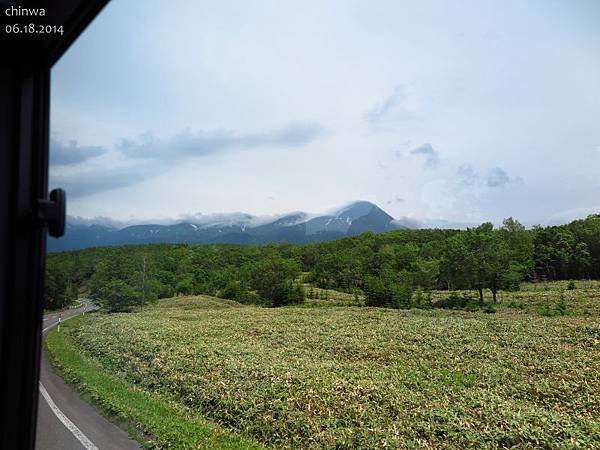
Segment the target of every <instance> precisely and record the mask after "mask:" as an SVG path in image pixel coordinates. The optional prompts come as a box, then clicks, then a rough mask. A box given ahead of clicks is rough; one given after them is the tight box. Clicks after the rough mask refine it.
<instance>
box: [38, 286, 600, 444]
mask: <svg viewBox="0 0 600 450" xmlns="http://www.w3.org/2000/svg"><path fill="white" fill-rule="evenodd" d="M546 287H547V289H544V288H543V286H540V285H535V289H534V288H533V287H532V286H525V287H524V288H525V289H524V290H523V291H521V292H517V293H512V294H503V296H502V303H501V304H500V305H503V306H499V307H498V310H497V312H496V313H495V314H486V313H484V312H465V311H452V310H410V311H403V310H390V309H376V308H365V307H352V306H350V307H339V306H335V307H330V308H325V307H319V308H306V307H304V308H291V307H287V308H278V309H265V308H258V307H243V306H241V305H239V304H237V303H235V302H230V301H224V300H220V299H214V298H210V297H202V296H200V297H183V298H177V299H169V300H163V301H160V302H159V303H158V305H156V306H153V307H149V308H145V309H144V311H143V312H138V313H132V314H112V315H107V314H93V315H90V316H86V317H85V318H84V319H83V320H80V321H77V322H73V323H72V324H71V325H70V326H68V327H65V331H66V333H62V334H61V337H60V338H58V337H56V338H52V337H51V338H50V340H49V343H48V345H49V347H50V350H51V352H52V353H53V354H54V355H55V357H56V359H57V361H58V364H60V365H61V367H62V370H63V371H65V372H67V373H73V372H74V371H77V370H78V369H77V367H78V364H79V363H73V362H72V361H68V360H67V358H65V357H64V355H63V356H61V354H60V351H57V348H60V346H61V345H62V346H63V347H64V346H65V344H64V343H65V342H67V343H68V345H70V346H71V347H70V349H71V350H74V349H76V350H77V352H76V354H77V355H80V357H81V358H83V360H84V361H85V362H86V364H90V365H92V366H93V367H94V368H95V369H94V370H91V369H90V371H89V372H90V373H87V374H86V373H79V374H78V375H76V376H75V375H74V376H73V378H74V379H76V380H77V383H78V384H79V385H80V387H81V386H84V387H85V389H88V390H92V391H94V389H96V388H95V384H98V382H97V381H94V380H92V377H91V375H90V374H91V373H96V372H97V373H101V374H102V376H105V377H110V378H109V379H114V380H118V381H119V382H120V383H123V384H124V385H123V389H126V388H127V387H128V388H129V389H130V390H131V392H134V393H138V395H142V396H149V398H150V399H152V400H153V401H154V402H157V405H167V406H168V407H169V408H172V409H171V410H170V411H173V412H172V413H163V415H165V414H166V415H167V416H170V414H173V415H177V414H179V415H180V416H181V417H193V418H194V419H193V420H192V422H191V423H192V424H194V423H196V424H200V425H198V426H199V427H200V429H202V430H204V431H206V429H210V427H209V428H206V425H205V424H204V422H202V421H203V420H204V419H201V418H202V417H204V418H207V419H208V420H210V421H212V422H214V423H217V424H219V425H218V426H215V427H216V428H215V429H219V430H222V429H227V430H230V432H232V433H233V436H235V439H238V436H247V437H248V438H251V439H253V440H255V441H256V442H259V443H261V444H264V445H266V446H268V447H274V448H289V449H296V448H308V449H312V448H338V449H344V448H348V449H350V448H352V449H354V448H503V447H504V448H509V447H518V448H534V447H538V448H600V444H599V443H600V315H599V314H598V311H599V310H600V300H599V293H600V288H599V286H598V285H597V284H595V285H590V286H587V287H586V286H584V285H580V286H577V287H578V288H577V289H574V290H564V291H563V287H562V286H558V285H552V284H549V285H547V286H546ZM561 292H563V294H561ZM446 294H447V293H446ZM435 295H440V294H439V293H436V294H435ZM508 295H510V296H512V297H511V298H508ZM561 295H563V296H568V299H567V303H568V305H569V308H568V309H567V313H566V315H563V316H548V317H546V316H543V315H540V314H538V312H539V311H542V312H543V311H544V308H545V307H546V306H547V305H548V304H554V302H556V301H557V299H560V296H561ZM516 296H519V297H516ZM329 298H330V297H329V295H328V299H329ZM331 298H332V299H333V298H334V297H333V295H332V296H331ZM347 298H348V300H350V298H349V297H347ZM338 300H339V301H342V300H343V299H338ZM324 301H325V300H323V299H319V303H320V304H319V305H318V306H323V305H322V303H323V302H324ZM511 302H522V303H523V306H514V305H513V306H511V307H509V306H508V305H509V304H511ZM333 304H336V303H335V301H334V302H333ZM515 304H516V303H515ZM54 336H55V335H54ZM53 339H54V341H53ZM59 344H60V345H59ZM71 353H73V352H71ZM80 372H81V371H80ZM103 395H107V394H102V393H100V394H96V396H97V397H98V399H99V400H100V401H101V399H102V398H103ZM123 395H125V394H123ZM138 402H141V400H139V399H138V398H137V397H131V398H130V399H129V400H126V401H121V405H120V406H119V405H113V404H111V407H110V408H109V409H111V410H112V412H113V414H117V415H119V414H120V415H123V416H124V417H128V416H127V414H131V410H133V411H135V410H138V409H142V410H143V409H145V408H147V406H144V404H141V403H140V404H139V405H138ZM157 407H158V406H157ZM127 408H128V409H127ZM124 409H127V411H129V412H128V413H123V412H122V410H124ZM168 419H169V420H171V419H172V417H168ZM153 420H157V419H153ZM182 420H183V419H182ZM147 421H148V419H144V418H134V420H133V422H134V423H135V424H136V427H137V428H138V429H139V430H142V431H144V432H145V433H150V434H153V435H155V439H154V440H153V442H154V445H155V446H156V447H165V448H166V447H172V448H194V447H195V448H228V447H219V446H217V445H216V444H214V445H208V444H206V443H202V442H206V441H198V442H200V443H199V444H192V442H195V441H193V439H191V440H190V439H188V440H187V441H186V440H185V439H183V438H181V437H179V438H178V437H176V436H174V435H177V434H178V432H177V431H169V433H170V434H168V433H167V434H164V433H166V432H165V431H164V430H162V428H161V426H157V425H154V427H152V426H148V424H147V423H146V422H147ZM152 423H153V422H152V421H150V425H152ZM202 424H204V425H202ZM189 427H191V429H193V428H194V426H193V425H191V426H189ZM189 427H188V428H185V427H184V428H182V430H184V431H182V432H181V433H184V434H185V433H188V434H189V433H190V428H189ZM209 434H210V433H209ZM217 435H218V436H222V432H219V433H217ZM177 439H179V440H177ZM205 439H206V436H205ZM239 439H243V438H242V437H239ZM169 442H170V443H171V444H170V445H169ZM178 442H179V443H183V442H185V443H186V444H177V443H178ZM244 442H245V443H246V444H245V445H251V444H248V443H247V442H249V441H244Z"/></svg>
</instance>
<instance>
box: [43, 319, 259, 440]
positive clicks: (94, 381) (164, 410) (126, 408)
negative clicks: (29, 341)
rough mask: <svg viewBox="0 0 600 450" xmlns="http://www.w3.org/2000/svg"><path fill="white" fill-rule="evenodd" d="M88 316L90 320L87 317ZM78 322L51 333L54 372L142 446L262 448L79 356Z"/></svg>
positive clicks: (69, 323)
mask: <svg viewBox="0 0 600 450" xmlns="http://www.w3.org/2000/svg"><path fill="white" fill-rule="evenodd" d="M88 317H89V316H88ZM80 320H81V318H74V319H71V320H69V321H67V322H65V323H64V324H63V325H62V328H61V332H60V333H58V332H57V331H56V330H53V331H51V332H50V334H49V336H48V338H47V340H46V345H47V348H48V350H49V351H50V353H51V355H52V357H53V363H54V365H55V367H56V369H57V370H58V371H59V372H60V374H61V375H62V376H63V378H65V379H66V380H67V381H68V382H70V383H71V384H73V385H75V386H76V387H77V388H78V389H79V391H80V392H81V393H82V395H83V396H84V398H86V399H87V400H88V401H90V402H92V403H93V404H94V405H96V407H98V408H99V409H100V410H101V411H103V412H104V413H105V414H106V415H108V416H109V417H111V418H112V419H113V420H115V421H118V422H120V423H121V425H122V426H124V427H125V428H126V429H128V430H129V432H130V434H132V435H133V436H134V437H135V438H137V439H138V440H139V441H140V442H141V443H142V444H144V446H145V447H147V448H190V449H191V448H203V449H214V450H221V449H222V450H238V449H241V450H245V449H248V450H250V449H253V450H254V449H256V450H258V449H261V448H263V447H262V446H261V445H259V444H257V443H255V442H253V441H252V440H250V439H248V438H245V437H243V436H239V435H236V434H234V433H231V432H229V431H227V430H224V429H223V428H222V427H220V426H218V425H216V424H214V423H211V422H209V421H207V420H205V419H204V418H202V417H201V416H199V415H198V414H197V413H195V412H193V411H191V410H190V409H189V408H186V407H184V406H182V405H181V404H178V403H175V402H171V401H168V400H167V399H165V398H163V397H161V396H160V395H159V394H156V393H150V392H148V391H145V390H142V389H139V388H137V387H135V386H133V385H131V384H130V383H128V382H127V381H125V380H123V378H122V377H121V376H119V374H117V373H108V372H106V371H104V370H102V368H101V367H100V366H99V365H98V363H97V362H96V361H94V360H93V359H91V358H89V357H88V356H86V355H84V354H82V353H81V352H80V351H79V349H78V348H77V347H76V346H75V344H74V342H73V340H72V337H71V333H72V332H73V330H76V329H78V328H79V327H80V326H81V324H80Z"/></svg>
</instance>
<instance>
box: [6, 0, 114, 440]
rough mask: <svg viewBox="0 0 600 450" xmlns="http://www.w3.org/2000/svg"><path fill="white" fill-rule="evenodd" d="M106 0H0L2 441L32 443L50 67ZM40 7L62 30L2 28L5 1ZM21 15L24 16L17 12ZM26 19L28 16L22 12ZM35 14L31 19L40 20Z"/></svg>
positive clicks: (43, 254)
mask: <svg viewBox="0 0 600 450" xmlns="http://www.w3.org/2000/svg"><path fill="white" fill-rule="evenodd" d="M107 2H108V0H37V1H36V0H31V1H18V0H14V1H8V0H0V8H1V9H0V17H2V20H1V22H2V24H1V25H2V29H1V30H0V32H1V33H3V35H2V40H1V41H0V59H1V63H0V408H1V409H2V411H1V413H0V448H2V449H33V448H34V446H35V426H36V420H37V402H38V381H39V357H40V352H41V331H42V326H43V325H42V323H43V322H42V315H43V289H44V271H45V258H46V229H45V224H44V223H43V222H41V221H40V219H39V217H38V214H39V201H40V200H45V199H47V197H48V140H49V123H50V117H49V114H50V69H51V68H52V65H53V64H54V63H55V62H56V61H57V60H58V59H59V58H60V57H61V56H62V54H63V53H64V52H65V51H66V50H67V49H68V48H69V46H70V45H71V44H72V43H73V42H74V41H75V39H76V38H77V37H78V36H79V35H80V34H81V32H82V31H83V30H84V29H85V28H86V27H87V26H88V25H89V23H90V22H91V21H92V20H93V19H94V18H95V17H96V15H97V14H98V13H99V12H100V10H101V9H102V8H103V7H104V6H105V5H106V3H107ZM11 5H13V6H20V7H22V8H44V9H45V10H46V16H44V17H43V23H44V24H56V25H62V26H63V29H64V34H63V35H59V34H56V35H46V36H43V37H40V36H30V37H23V36H8V35H7V34H5V29H4V27H5V25H7V24H11V23H16V22H19V21H20V22H21V23H24V22H23V21H22V20H15V19H19V18H14V17H13V18H11V17H7V16H6V14H5V9H6V8H8V7H10V6H11ZM20 19H23V18H20ZM27 19H28V20H29V21H32V20H30V19H31V18H27ZM41 20H42V18H37V19H35V20H33V22H36V21H40V22H38V23H41Z"/></svg>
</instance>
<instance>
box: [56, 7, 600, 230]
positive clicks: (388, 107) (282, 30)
mask: <svg viewBox="0 0 600 450" xmlns="http://www.w3.org/2000/svg"><path fill="white" fill-rule="evenodd" d="M598 23H600V2H598V1H597V0H572V1H562V0H561V1H553V0H539V1H535V0H528V1H522V0H494V1H486V0H473V1H468V0H467V1H459V2H449V1H443V0H440V1H432V0H431V1H430V0H426V1H418V2H416V1H398V0H390V1H387V0H369V1H354V0H340V1H337V0H327V1H323V0H316V1H313V0H303V1H301V2H298V1H294V2H292V1H282V0H272V1H267V0H254V1H252V2H247V1H242V0H236V1H233V0H229V1H228V0H225V1H218V2H217V1H212V2H209V1H194V2H189V1H185V0H183V1H181V0H180V1H166V0H145V1H144V2H140V1H137V0H112V1H111V2H110V3H109V4H108V5H107V7H106V8H105V9H104V10H103V11H102V13H101V14H100V15H99V16H98V17H97V18H96V20H95V21H94V22H93V23H92V24H91V25H90V26H89V28H88V29H87V30H86V31H85V32H84V33H83V34H82V35H81V37H80V38H79V39H78V40H77V41H76V42H75V43H74V45H73V46H72V47H71V48H70V49H69V50H68V51H67V53H66V54H65V55H64V56H63V57H62V58H61V59H60V61H59V62H58V63H57V64H56V65H55V67H54V68H53V70H52V90H51V144H50V185H51V187H59V186H60V187H64V188H65V189H66V190H67V195H68V206H67V213H68V214H70V215H72V216H79V217H84V218H94V217H110V218H112V219H116V220H121V221H129V222H132V221H133V222H135V221H138V222H144V221H148V220H154V221H156V220H168V219H176V218H178V217H185V216H189V215H192V214H198V213H202V214H211V213H225V212H235V211H243V212H246V213H250V214H255V215H272V214H278V213H286V212H291V211H307V212H313V213H314V212H321V211H325V210H328V209H330V208H332V207H335V206H337V205H342V204H345V203H348V202H350V201H353V200H368V201H371V202H373V203H375V204H377V205H378V206H380V207H381V208H383V209H384V210H386V211H387V212H388V213H389V214H390V215H392V216H394V217H396V218H410V219H411V220H416V221H429V222H428V223H433V222H435V221H440V220H445V221H448V222H452V223H481V222H483V221H493V222H496V223H498V222H500V221H501V220H502V219H503V218H504V217H508V216H513V217H516V218H517V219H519V220H520V221H521V222H522V223H524V224H527V225H533V224H538V223H539V224H554V223H564V222H566V221H569V220H572V219H574V218H583V217H586V216H587V215H588V214H591V213H600V27H598V26H597V25H598Z"/></svg>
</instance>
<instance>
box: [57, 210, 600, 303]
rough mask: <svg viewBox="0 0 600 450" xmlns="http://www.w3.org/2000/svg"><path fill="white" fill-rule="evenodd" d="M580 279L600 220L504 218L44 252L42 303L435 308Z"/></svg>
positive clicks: (586, 274) (595, 247)
mask: <svg viewBox="0 0 600 450" xmlns="http://www.w3.org/2000/svg"><path fill="white" fill-rule="evenodd" d="M301 271H302V272H304V275H303V280H300V279H299V276H300V274H301ZM585 278H587V279H599V278H600V215H592V216H589V217H588V218H587V219H585V220H578V221H574V222H572V223H570V224H568V225H561V226H554V227H546V228H541V227H535V228H533V229H532V230H526V229H525V228H524V227H523V226H521V225H520V224H519V223H518V222H517V221H516V220H514V219H512V218H509V219H506V220H505V221H504V224H503V226H502V227H501V228H500V229H494V228H493V226H492V224H490V223H484V224H482V225H481V226H479V227H477V228H473V229H469V230H465V231H458V230H397V231H392V232H388V233H382V234H374V233H365V234H363V235H360V236H357V237H351V238H345V239H340V240H338V241H331V242H321V243H314V244H309V245H290V244H271V245H265V246H239V245H207V246H202V245H169V244H162V245H141V246H124V247H108V248H96V249H86V250H81V251H77V252H70V253H59V254H52V255H50V256H49V259H48V276H47V280H48V288H47V291H46V293H47V298H46V302H47V307H48V308H52V307H57V306H60V305H62V304H64V302H66V301H67V298H68V296H67V295H65V292H66V290H67V289H68V284H69V283H70V284H71V285H74V286H77V287H79V288H81V289H86V292H87V293H88V294H89V296H90V297H92V298H94V299H95V300H96V301H97V302H98V303H100V304H102V305H104V306H105V307H106V309H108V310H113V311H120V310H128V309H131V308H133V307H135V306H143V305H144V304H146V303H148V302H152V301H155V300H156V299H157V298H167V297H171V296H174V295H198V294H206V295H211V296H216V297H221V298H228V299H231V300H235V301H238V302H240V303H244V304H259V305H264V306H284V305H289V304H297V303H301V302H303V301H304V299H305V297H306V293H305V292H304V289H303V288H302V283H301V281H304V282H308V283H310V284H311V285H313V286H315V287H318V288H321V289H336V290H340V291H343V292H346V293H350V294H353V295H356V297H357V298H363V294H364V302H365V303H366V304H367V305H370V306H385V307H395V308H412V307H429V306H436V305H435V303H433V304H432V303H431V302H430V301H429V300H430V297H431V295H432V291H436V290H442V289H443V290H447V291H451V290H472V291H474V292H475V293H477V295H478V306H479V307H483V306H484V305H483V303H484V297H485V295H486V292H488V291H489V292H490V293H491V295H492V300H493V301H494V302H496V300H497V299H498V296H499V295H501V292H503V291H504V292H505V291H511V290H516V289H518V288H519V284H520V282H522V281H532V282H540V281H546V280H569V279H585ZM415 299H416V300H418V301H417V302H415Z"/></svg>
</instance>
